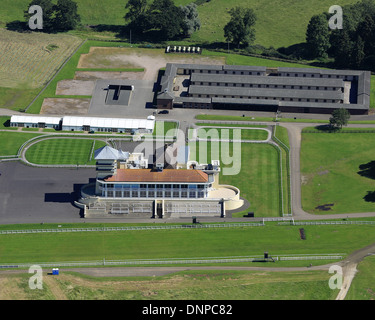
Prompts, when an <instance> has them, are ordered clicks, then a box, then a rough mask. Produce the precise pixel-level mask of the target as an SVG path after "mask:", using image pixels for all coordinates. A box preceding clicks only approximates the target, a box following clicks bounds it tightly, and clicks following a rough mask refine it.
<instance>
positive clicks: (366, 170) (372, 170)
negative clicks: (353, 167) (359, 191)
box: [357, 161, 375, 179]
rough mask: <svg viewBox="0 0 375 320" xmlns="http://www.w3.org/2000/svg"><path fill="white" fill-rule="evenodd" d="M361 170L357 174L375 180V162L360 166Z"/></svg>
mask: <svg viewBox="0 0 375 320" xmlns="http://www.w3.org/2000/svg"><path fill="white" fill-rule="evenodd" d="M359 170H360V171H358V172H357V173H358V174H359V175H360V176H362V177H366V178H369V179H375V161H370V162H368V163H365V164H361V165H360V166H359Z"/></svg>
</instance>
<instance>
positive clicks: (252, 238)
mask: <svg viewBox="0 0 375 320" xmlns="http://www.w3.org/2000/svg"><path fill="white" fill-rule="evenodd" d="M77 227H79V225H77ZM299 228H300V227H299V226H291V225H287V226H278V225H276V224H268V225H266V226H261V227H243V228H215V229H169V230H142V231H139V230H138V231H136V230H134V231H108V232H107V231H103V232H84V233H81V232H68V233H40V234H17V235H16V234H13V235H0V238H1V242H0V252H1V256H0V263H21V262H30V263H33V262H52V261H54V262H58V261H61V262H63V261H89V260H102V259H103V258H105V259H106V260H116V259H119V260H123V259H163V258H166V259H172V258H194V257H196V258H199V257H201V258H203V257H230V256H251V255H260V256H262V255H263V253H264V251H267V252H269V254H270V255H271V256H272V255H273V256H276V255H282V254H292V255H295V254H334V253H343V254H350V253H351V252H353V251H354V250H357V249H359V248H362V247H364V246H367V245H369V244H370V243H373V242H375V233H374V226H371V225H336V226H335V225H326V226H304V229H305V234H306V240H301V239H300V234H299ZM306 263H307V262H306V261H305V262H303V261H302V263H299V264H297V265H303V266H306ZM315 263H316V264H322V263H323V264H324V263H326V262H325V261H323V262H322V261H320V262H318V261H316V262H315ZM252 264H253V263H252ZM280 265H281V266H283V265H284V266H287V265H293V264H291V262H288V261H286V262H277V263H275V264H272V265H270V266H280Z"/></svg>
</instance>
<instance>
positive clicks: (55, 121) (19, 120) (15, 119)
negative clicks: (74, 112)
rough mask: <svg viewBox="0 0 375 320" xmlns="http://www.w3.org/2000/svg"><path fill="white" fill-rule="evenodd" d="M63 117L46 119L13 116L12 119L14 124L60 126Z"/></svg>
mask: <svg viewBox="0 0 375 320" xmlns="http://www.w3.org/2000/svg"><path fill="white" fill-rule="evenodd" d="M60 121H61V117H45V116H26V115H25V116H24V115H13V116H11V118H10V122H11V123H12V122H13V123H35V124H37V123H48V124H57V125H58V124H59V123H60Z"/></svg>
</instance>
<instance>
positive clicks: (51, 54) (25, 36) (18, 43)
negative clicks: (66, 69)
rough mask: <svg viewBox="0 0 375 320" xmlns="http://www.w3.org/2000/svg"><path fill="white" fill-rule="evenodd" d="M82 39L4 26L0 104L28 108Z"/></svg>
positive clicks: (1, 31) (1, 32) (0, 42)
mask: <svg viewBox="0 0 375 320" xmlns="http://www.w3.org/2000/svg"><path fill="white" fill-rule="evenodd" d="M81 42H82V40H81V39H80V38H78V37H74V36H72V35H68V34H60V35H52V34H45V33H39V32H32V33H18V32H12V31H8V30H6V29H0V47H1V48H2V49H1V52H0V107H5V108H9V109H14V110H16V109H23V108H25V107H26V106H27V105H28V104H29V103H30V102H31V101H32V99H33V98H34V97H35V96H36V95H37V93H38V92H39V91H40V90H41V88H42V87H43V85H44V84H46V83H47V81H48V80H50V79H51V77H52V76H53V75H54V74H55V73H56V71H57V70H58V69H59V68H60V66H61V65H62V63H63V62H64V61H65V60H66V59H67V58H68V57H69V56H70V55H71V53H72V52H73V51H74V50H75V49H76V48H77V46H78V45H79V44H80V43H81ZM52 44H53V45H55V46H56V48H55V49H54V50H52V51H51V50H49V49H48V48H49V45H52Z"/></svg>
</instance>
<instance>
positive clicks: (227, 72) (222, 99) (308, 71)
mask: <svg viewBox="0 0 375 320" xmlns="http://www.w3.org/2000/svg"><path fill="white" fill-rule="evenodd" d="M370 81H371V73H370V72H369V71H361V70H332V69H318V68H281V67H280V68H267V67H259V66H233V65H232V66H227V65H197V64H167V67H166V71H165V74H164V76H163V77H162V78H161V82H160V91H159V93H158V94H157V107H158V108H159V109H172V108H176V107H180V108H203V109H226V110H257V111H274V112H276V111H283V112H291V113H293V112H296V113H301V112H302V113H332V112H333V110H335V109H338V108H346V109H347V110H348V111H349V112H350V113H351V114H368V111H369V106H370Z"/></svg>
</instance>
